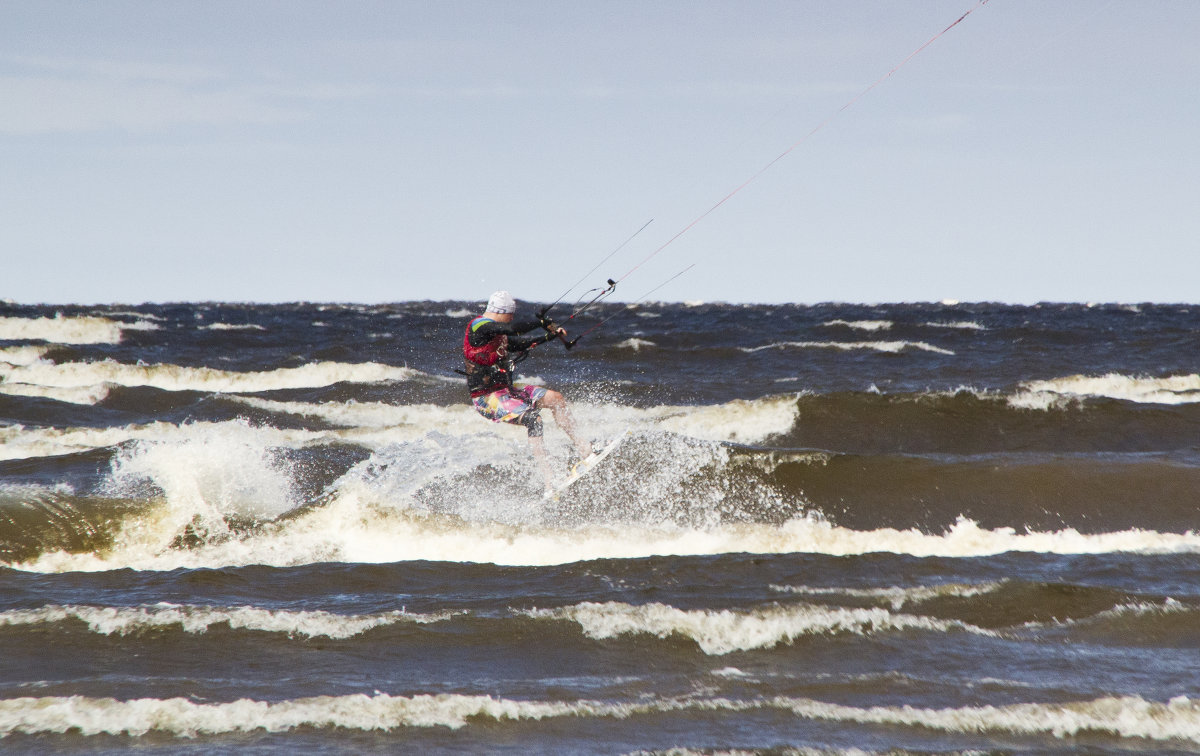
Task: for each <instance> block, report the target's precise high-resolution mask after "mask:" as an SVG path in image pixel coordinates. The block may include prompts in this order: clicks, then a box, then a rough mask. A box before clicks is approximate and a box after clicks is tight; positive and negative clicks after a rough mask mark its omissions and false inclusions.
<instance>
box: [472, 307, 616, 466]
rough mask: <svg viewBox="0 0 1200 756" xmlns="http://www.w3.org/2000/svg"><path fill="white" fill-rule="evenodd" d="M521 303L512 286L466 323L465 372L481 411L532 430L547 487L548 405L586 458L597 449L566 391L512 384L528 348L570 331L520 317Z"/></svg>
mask: <svg viewBox="0 0 1200 756" xmlns="http://www.w3.org/2000/svg"><path fill="white" fill-rule="evenodd" d="M516 312H517V302H516V300H515V299H513V297H512V295H511V294H509V293H508V292H507V291H497V292H495V293H494V294H492V296H491V298H489V299H488V303H487V310H486V311H485V312H484V313H483V315H481V316H479V317H477V318H475V319H474V320H472V321H471V322H470V323H469V324H468V325H467V332H466V333H465V334H464V335H463V359H464V360H465V361H466V368H465V369H464V372H465V373H466V374H467V389H468V390H469V391H470V392H471V402H472V403H473V404H474V405H475V409H476V410H477V411H478V412H479V414H481V415H483V416H484V417H486V418H488V419H489V420H492V421H493V422H498V423H499V422H504V423H516V424H519V425H524V426H525V428H526V429H527V430H528V431H529V443H530V445H531V446H532V447H533V454H534V457H535V458H536V459H537V462H538V466H539V467H540V468H541V470H542V476H543V477H544V478H545V481H546V488H547V489H549V488H550V487H551V485H552V484H553V478H552V477H551V474H550V460H549V457H548V456H547V454H546V445H545V443H544V442H543V441H542V419H541V418H540V417H539V416H538V413H539V411H540V410H541V409H542V408H543V407H548V408H550V411H551V412H552V413H553V414H554V421H555V422H556V423H558V427H559V428H562V429H563V431H565V432H566V434H567V436H568V437H569V438H570V439H571V443H573V444H574V445H575V449H576V450H577V451H578V452H579V456H580V458H581V459H586V458H587V457H588V456H590V455H591V453H592V448H591V445H590V444H588V443H586V442H585V441H583V440H582V439H581V438H580V437H579V435H578V434H577V433H576V431H575V422H574V420H573V419H572V417H571V412H570V410H568V409H567V402H566V400H565V399H564V398H563V395H562V394H561V393H559V392H557V391H553V390H551V389H548V388H546V387H544V386H525V387H524V388H521V389H517V388H516V387H514V386H513V373H514V367H515V365H516V363H518V362H520V361H521V360H523V359H525V357H527V356H528V355H529V350H530V349H532V348H533V347H535V346H537V345H538V344H544V343H546V342H547V341H549V340H550V339H553V338H557V337H559V336H563V337H565V336H566V335H567V331H566V329H564V328H560V327H558V326H557V325H555V324H554V323H553V321H550V320H546V319H542V318H535V319H532V320H523V321H519V322H515V321H514V319H515V317H516ZM538 329H543V330H544V333H541V334H539V335H537V336H524V335H523V334H526V333H528V332H529V331H534V330H538Z"/></svg>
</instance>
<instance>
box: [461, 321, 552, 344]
mask: <svg viewBox="0 0 1200 756" xmlns="http://www.w3.org/2000/svg"><path fill="white" fill-rule="evenodd" d="M541 327H542V322H541V321H540V320H536V319H534V320H521V321H516V320H514V321H513V322H511V323H497V322H496V321H494V320H493V321H492V322H490V323H484V324H483V325H481V326H479V327H478V328H476V329H475V330H474V331H471V335H470V336H468V337H467V338H468V341H469V342H470V344H471V346H483V345H484V344H486V343H488V342H489V341H491V340H492V337H494V336H507V337H508V348H509V349H510V350H512V351H516V352H521V351H524V350H526V349H529V348H531V347H535V346H537V345H538V344H544V343H546V342H547V341H549V340H550V339H551V338H552V336H551V334H549V333H545V332H543V333H542V334H540V335H538V336H530V337H527V338H521V334H523V333H528V332H529V331H532V330H534V329H537V328H541Z"/></svg>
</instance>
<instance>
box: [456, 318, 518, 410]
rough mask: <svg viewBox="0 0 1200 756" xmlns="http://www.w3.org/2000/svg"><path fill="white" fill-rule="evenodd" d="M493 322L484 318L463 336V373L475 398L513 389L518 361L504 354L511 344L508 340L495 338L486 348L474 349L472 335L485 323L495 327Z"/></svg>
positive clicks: (500, 337) (476, 319) (477, 321)
mask: <svg viewBox="0 0 1200 756" xmlns="http://www.w3.org/2000/svg"><path fill="white" fill-rule="evenodd" d="M493 322H495V321H493V320H492V319H491V318H485V317H483V316H480V317H478V318H475V319H474V320H472V321H471V322H470V323H469V324H468V325H467V330H466V332H465V333H464V334H463V362H464V363H465V367H464V369H463V370H462V371H461V372H462V373H463V374H465V375H466V376H467V385H468V386H471V387H472V388H471V398H475V397H477V396H483V395H484V394H490V393H491V392H493V391H495V390H497V389H502V388H512V368H513V365H514V363H515V362H516V360H514V359H512V358H510V357H509V356H508V355H507V354H501V353H500V350H501V349H504V347H505V346H507V344H508V337H507V336H504V335H502V334H501V335H497V336H493V337H492V338H491V339H489V340H488V342H487V343H486V344H484V345H482V346H472V344H471V334H472V333H473V332H474V331H475V330H476V329H478V328H479V327H480V326H482V325H483V324H485V323H493Z"/></svg>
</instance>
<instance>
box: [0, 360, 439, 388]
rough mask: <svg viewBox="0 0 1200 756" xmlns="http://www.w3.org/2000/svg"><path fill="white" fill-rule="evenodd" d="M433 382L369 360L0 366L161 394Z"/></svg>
mask: <svg viewBox="0 0 1200 756" xmlns="http://www.w3.org/2000/svg"><path fill="white" fill-rule="evenodd" d="M418 379H432V377H431V376H429V375H428V374H425V373H422V372H420V371H419V370H414V369H412V368H407V367H395V366H392V365H381V364H379V363H374V362H366V363H342V362H314V363H311V364H308V365H303V366H301V367H295V368H279V369H277V370H266V371H257V372H234V371H229V370H218V369H215V368H209V367H183V366H180V365H170V364H157V365H141V364H139V365H130V364H126V363H121V362H114V361H113V360H102V361H99V362H66V363H62V364H52V363H48V362H35V363H31V364H29V365H17V366H12V367H9V368H3V367H0V380H2V381H11V382H15V383H25V384H30V385H36V386H49V387H54V388H86V387H92V386H99V385H105V384H108V385H113V386H150V387H154V388H159V389H163V390H165V391H205V392H217V393H257V392H261V391H276V390H280V389H297V388H315V387H320V386H330V385H333V384H335V383H343V382H346V383H379V382H382V381H411V380H418Z"/></svg>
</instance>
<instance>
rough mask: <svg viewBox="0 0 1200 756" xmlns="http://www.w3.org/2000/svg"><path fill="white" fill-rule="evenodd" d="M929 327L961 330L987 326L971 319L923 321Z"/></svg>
mask: <svg viewBox="0 0 1200 756" xmlns="http://www.w3.org/2000/svg"><path fill="white" fill-rule="evenodd" d="M925 325H926V326H927V327H929V328H954V329H959V330H963V331H986V330H987V328H985V327H984V326H982V325H980V324H979V323H976V322H975V321H973V320H952V321H949V322H940V321H934V322H930V323H925Z"/></svg>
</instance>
